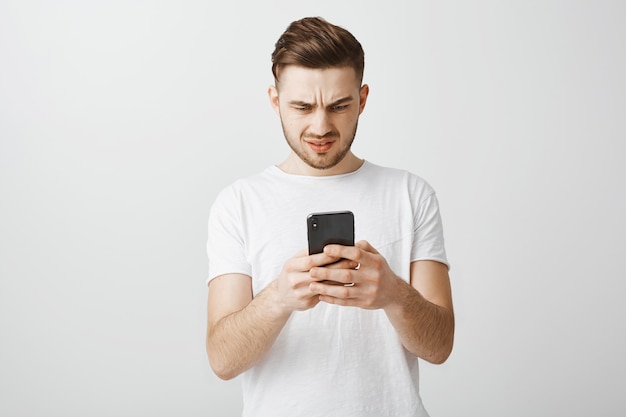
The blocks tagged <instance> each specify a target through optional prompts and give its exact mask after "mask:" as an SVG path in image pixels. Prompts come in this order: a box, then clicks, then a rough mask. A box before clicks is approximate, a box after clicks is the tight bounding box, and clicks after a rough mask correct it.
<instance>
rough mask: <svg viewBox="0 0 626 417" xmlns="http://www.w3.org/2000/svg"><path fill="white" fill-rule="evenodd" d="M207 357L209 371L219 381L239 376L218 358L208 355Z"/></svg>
mask: <svg viewBox="0 0 626 417" xmlns="http://www.w3.org/2000/svg"><path fill="white" fill-rule="evenodd" d="M208 356H209V365H210V366H211V370H213V373H214V374H215V375H216V376H217V377H218V378H219V379H221V380H224V381H228V380H231V379H233V378H235V377H236V376H238V375H239V373H238V372H235V371H234V370H233V368H232V367H230V366H228V364H226V363H225V362H224V361H222V360H219V359H218V358H214V357H213V356H212V355H211V354H210V353H209V354H208Z"/></svg>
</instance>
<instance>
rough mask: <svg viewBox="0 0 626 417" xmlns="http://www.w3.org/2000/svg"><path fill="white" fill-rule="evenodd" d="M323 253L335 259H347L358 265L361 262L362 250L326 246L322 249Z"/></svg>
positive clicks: (351, 247)
mask: <svg viewBox="0 0 626 417" xmlns="http://www.w3.org/2000/svg"><path fill="white" fill-rule="evenodd" d="M324 253H325V254H327V255H329V256H333V257H336V258H344V259H349V260H351V261H355V262H356V263H359V262H360V261H361V256H362V250H361V248H358V247H356V246H344V245H326V246H325V247H324Z"/></svg>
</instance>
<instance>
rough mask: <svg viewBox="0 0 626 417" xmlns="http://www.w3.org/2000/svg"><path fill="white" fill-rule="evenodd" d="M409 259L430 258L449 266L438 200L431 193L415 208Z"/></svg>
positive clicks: (421, 259)
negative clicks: (414, 226)
mask: <svg viewBox="0 0 626 417" xmlns="http://www.w3.org/2000/svg"><path fill="white" fill-rule="evenodd" d="M415 225H416V228H415V231H414V233H415V235H414V239H413V249H412V253H411V261H412V262H413V261H423V260H431V261H437V262H441V263H443V264H445V265H446V266H447V267H448V268H450V264H449V262H448V258H447V256H446V249H445V245H444V238H443V225H442V221H441V215H440V213H439V202H438V201H437V196H436V195H435V193H434V192H433V193H431V194H430V195H429V196H428V197H427V198H426V199H425V200H424V201H422V202H421V204H420V205H419V206H418V208H417V212H416V218H415Z"/></svg>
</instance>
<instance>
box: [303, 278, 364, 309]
mask: <svg viewBox="0 0 626 417" xmlns="http://www.w3.org/2000/svg"><path fill="white" fill-rule="evenodd" d="M309 288H310V289H311V291H312V292H314V293H316V294H319V295H320V300H322V301H324V302H330V303H331V304H338V302H337V301H333V299H335V300H350V299H353V298H356V296H355V290H354V287H347V286H344V285H336V284H335V285H333V284H325V283H322V282H312V283H311V284H310V285H309Z"/></svg>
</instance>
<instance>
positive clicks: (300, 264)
mask: <svg viewBox="0 0 626 417" xmlns="http://www.w3.org/2000/svg"><path fill="white" fill-rule="evenodd" d="M339 259H341V258H337V257H334V256H330V255H328V254H326V253H317V254H315V255H306V252H305V255H304V256H299V257H298V256H296V257H294V258H291V259H289V260H288V261H287V263H286V266H287V269H288V270H289V271H294V272H308V271H310V270H311V268H315V267H318V266H324V265H328V264H331V263H333V262H337V261H338V260H339Z"/></svg>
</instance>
